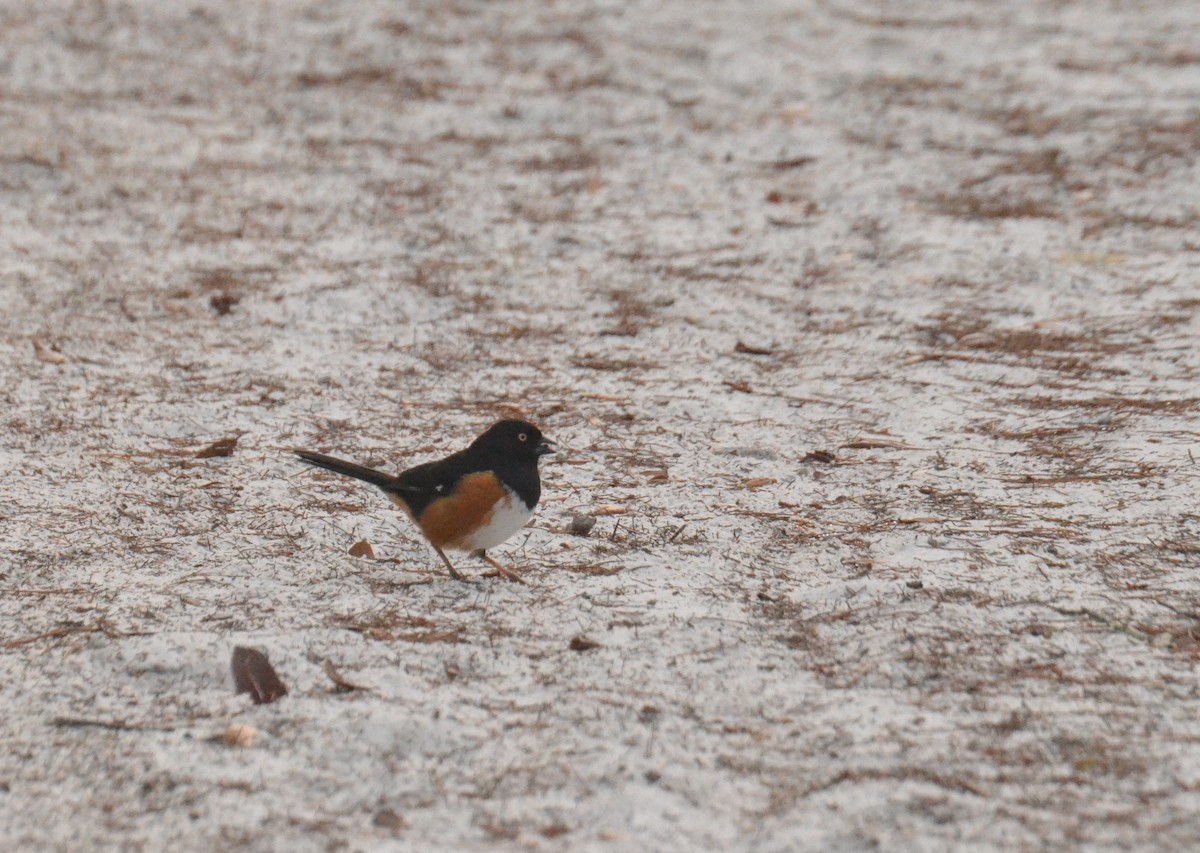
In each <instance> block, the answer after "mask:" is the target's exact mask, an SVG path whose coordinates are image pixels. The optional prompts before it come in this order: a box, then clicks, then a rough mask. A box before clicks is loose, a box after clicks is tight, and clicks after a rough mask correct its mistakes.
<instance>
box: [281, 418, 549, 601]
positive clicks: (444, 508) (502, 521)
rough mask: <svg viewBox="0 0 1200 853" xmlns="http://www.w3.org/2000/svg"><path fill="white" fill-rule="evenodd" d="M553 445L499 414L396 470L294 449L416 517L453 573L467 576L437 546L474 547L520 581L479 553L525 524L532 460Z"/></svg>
mask: <svg viewBox="0 0 1200 853" xmlns="http://www.w3.org/2000/svg"><path fill="white" fill-rule="evenodd" d="M553 450H554V443H553V442H551V441H549V440H547V439H545V438H543V437H542V433H541V431H540V430H539V429H538V428H537V427H535V426H534V425H533V424H531V423H528V422H527V421H517V420H504V421H499V422H498V423H496V424H493V425H492V427H491V428H490V429H488V431H487V432H485V433H484V434H483V435H481V436H479V438H477V439H475V441H473V442H472V443H471V446H470V447H468V448H467V449H466V450H460V451H458V452H457V453H452V454H451V455H449V456H447V457H446V458H445V459H439V460H438V461H436V462H426V463H424V464H422V465H417V466H416V467H415V468H409V469H408V470H407V471H404V472H402V473H401V474H399V475H398V476H395V477H393V476H391V475H390V474H384V473H383V472H382V471H376V470H374V469H372V468H367V467H364V466H362V465H356V464H354V463H353V462H345V461H343V460H341V459H335V458H334V457H332V456H326V455H325V454H324V453H314V452H312V451H311V450H297V451H295V453H296V455H297V456H299V457H300V458H301V459H303V460H304V461H305V462H308V463H309V464H310V465H316V466H317V467H318V468H325V469H327V470H330V471H334V472H336V473H338V474H344V475H346V476H347V477H354V478H355V479H358V480H364V481H366V482H368V483H370V484H372V485H374V486H378V487H379V488H380V489H382V490H383V493H384V494H386V495H387V496H388V497H389V498H390V499H391V500H392V502H393V503H394V504H396V505H397V506H398V507H400V508H401V509H403V510H404V511H405V512H407V513H408V514H409V516H411V517H412V519H413V520H414V521H415V522H416V523H417V526H418V527H420V528H421V533H423V534H424V535H425V538H426V539H428V540H429V544H431V545H432V546H433V550H435V551H437V553H438V556H439V557H441V558H442V562H444V563H445V564H446V568H447V569H449V570H450V575H451V576H452V577H454V578H455V579H456V580H460V581H461V580H466V578H464V577H463V576H462V575H461V574H459V572H458V570H457V569H455V568H454V565H453V564H452V563H451V562H450V560H449V558H448V557H447V556H446V553H445V550H444V549H447V548H452V549H456V550H460V551H473V552H475V553H476V554H478V555H479V556H481V557H483V558H484V559H485V560H487V561H488V562H489V563H491V564H492V566H494V567H495V569H496V571H497V572H499V573H500V574H501V575H503V576H504V577H506V578H508V579H509V580H515V581H520V580H521V579H520V577H518V576H517V575H515V574H513V573H512V572H511V571H509V570H508V569H506V568H504V566H502V565H500V564H499V563H497V562H496V561H495V560H493V559H492V558H491V557H489V556H488V555H487V553H486V552H487V549H488V548H494V547H495V546H497V545H499V544H500V543H501V542H503V541H504V540H505V539H507V538H508V537H510V536H512V535H513V534H514V533H516V532H517V531H518V530H520V529H521V528H522V527H524V526H525V522H527V521H529V519H530V518H531V517H532V516H533V510H534V507H536V506H537V502H538V498H540V497H541V494H542V484H541V481H540V480H539V479H538V459H539V458H541V457H542V456H545V455H546V454H547V453H552V452H553Z"/></svg>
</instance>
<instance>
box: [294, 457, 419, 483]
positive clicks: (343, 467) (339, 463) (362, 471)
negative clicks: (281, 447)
mask: <svg viewBox="0 0 1200 853" xmlns="http://www.w3.org/2000/svg"><path fill="white" fill-rule="evenodd" d="M295 454H296V455H297V456H299V457H300V458H301V459H303V460H304V461H305V462H307V463H308V464H309V465H316V466H317V467H318V468H324V469H325V470H327V471H333V472H335V473H337V474H345V475H346V476H347V477H353V478H354V479H356V480H365V481H366V482H368V483H370V484H371V485H373V486H379V487H381V488H382V487H383V486H386V485H388V484H390V483H392V482H393V481H394V480H395V479H396V478H395V477H393V476H392V475H391V474H385V473H383V472H382V471H376V470H375V469H374V468H368V467H366V466H365V465H355V464H354V463H353V462H347V461H346V460H344V459H337V458H335V457H333V456H326V455H325V454H324V453H314V452H313V451H311V450H297V451H295Z"/></svg>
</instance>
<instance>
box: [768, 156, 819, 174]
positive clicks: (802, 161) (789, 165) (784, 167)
mask: <svg viewBox="0 0 1200 853" xmlns="http://www.w3.org/2000/svg"><path fill="white" fill-rule="evenodd" d="M815 162H817V158H816V157H789V158H787V159H786V160H775V161H774V162H772V163H769V164H768V165H769V166H770V167H771V168H772V169H774V170H775V171H777V172H786V171H788V170H789V169H801V168H803V167H805V166H808V165H810V164H812V163H815Z"/></svg>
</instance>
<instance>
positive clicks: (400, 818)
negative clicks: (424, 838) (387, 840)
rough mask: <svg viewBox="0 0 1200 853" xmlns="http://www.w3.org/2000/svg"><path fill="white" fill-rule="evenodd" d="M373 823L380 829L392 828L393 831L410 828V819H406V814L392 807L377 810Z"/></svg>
mask: <svg viewBox="0 0 1200 853" xmlns="http://www.w3.org/2000/svg"><path fill="white" fill-rule="evenodd" d="M371 823H372V824H374V825H375V826H377V827H379V828H380V829H390V830H392V832H399V831H400V830H402V829H408V821H406V820H405V819H404V815H402V814H400V813H399V812H396V811H393V810H392V809H381V810H379V811H377V812H375V817H374V818H372V820H371Z"/></svg>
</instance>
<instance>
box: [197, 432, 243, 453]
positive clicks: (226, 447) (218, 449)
mask: <svg viewBox="0 0 1200 853" xmlns="http://www.w3.org/2000/svg"><path fill="white" fill-rule="evenodd" d="M237 443H238V437H237V436H236V435H235V436H232V437H230V438H220V439H217V440H216V441H214V442H213V443H212V444H210V445H209V446H208V447H206V448H204V449H203V450H198V451H196V458H197V459H212V458H214V457H217V456H232V455H233V449H234V448H235V447H237Z"/></svg>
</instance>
